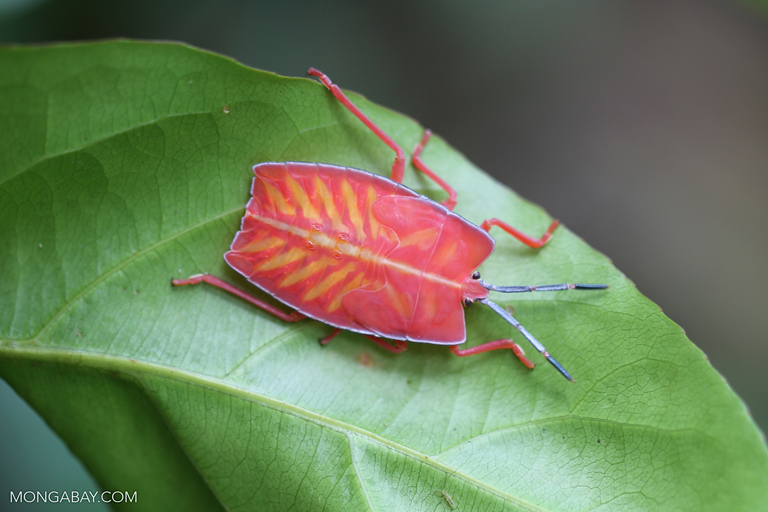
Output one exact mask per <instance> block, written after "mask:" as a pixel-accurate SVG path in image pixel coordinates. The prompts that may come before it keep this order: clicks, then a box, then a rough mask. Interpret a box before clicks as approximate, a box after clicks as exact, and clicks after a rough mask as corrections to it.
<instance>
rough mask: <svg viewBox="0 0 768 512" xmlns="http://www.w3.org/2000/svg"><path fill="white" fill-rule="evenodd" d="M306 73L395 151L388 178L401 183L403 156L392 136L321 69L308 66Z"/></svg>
mask: <svg viewBox="0 0 768 512" xmlns="http://www.w3.org/2000/svg"><path fill="white" fill-rule="evenodd" d="M307 74H308V75H312V76H316V77H317V78H318V79H319V80H320V82H322V84H323V85H324V86H326V87H327V88H328V89H329V90H330V91H331V93H333V95H334V96H335V97H336V99H337V100H339V101H340V102H341V104H342V105H344V106H345V107H347V110H349V111H350V112H352V113H353V114H354V115H355V117H357V118H358V119H359V120H361V121H362V122H363V124H364V125H365V126H367V127H368V128H369V129H370V130H371V131H372V132H373V133H375V134H376V136H377V137H378V138H380V139H381V141H382V142H384V144H386V145H387V146H389V147H390V149H392V151H394V152H395V162H394V163H393V164H392V174H391V175H390V179H391V180H392V181H396V182H397V183H402V182H403V174H404V173H405V156H404V155H403V150H402V148H400V146H398V145H397V142H395V141H394V139H392V137H390V136H389V135H387V134H386V133H384V132H383V131H382V130H381V128H379V127H378V126H376V124H375V123H374V122H373V121H371V120H370V118H369V117H368V116H366V115H365V114H363V113H362V112H361V111H360V109H359V108H357V107H356V106H355V104H354V103H352V102H351V101H350V100H349V98H347V97H346V95H345V94H344V93H343V92H342V91H341V89H340V88H339V86H338V85H336V84H334V83H333V82H331V79H330V78H328V75H326V74H325V73H323V72H322V71H318V70H317V69H315V68H309V71H307Z"/></svg>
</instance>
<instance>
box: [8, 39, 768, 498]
mask: <svg viewBox="0 0 768 512" xmlns="http://www.w3.org/2000/svg"><path fill="white" fill-rule="evenodd" d="M0 69H2V70H3V73H2V74H1V75H0V104H1V105H0V116H1V117H0V133H2V139H1V140H2V148H1V149H2V151H0V240H2V242H1V243H0V276H2V278H1V279H0V301H1V302H0V304H2V308H0V375H2V376H3V378H5V379H6V380H7V381H8V382H9V383H10V384H11V386H13V387H14V388H15V390H16V391H17V392H18V393H19V394H20V395H21V396H22V397H24V398H25V399H26V400H27V401H28V402H29V403H30V404H31V405H32V406H33V407H35V408H36V409H37V410H38V411H39V412H40V414H41V415H42V416H43V417H44V418H45V419H46V420H47V422H48V423H49V424H50V425H51V426H52V427H53V428H54V429H55V430H56V431H57V432H58V433H59V435H60V436H61V437H62V438H63V439H64V440H65V442H66V443H67V444H68V445H69V446H70V448H71V449H72V451H73V452H74V453H76V454H77V455H78V456H79V457H80V458H81V460H82V461H83V462H84V464H85V465H86V466H87V467H88V469H89V470H90V471H91V472H92V473H93V475H94V477H95V478H96V479H97V480H98V482H99V484H100V485H101V486H103V487H104V488H105V489H111V490H114V489H125V490H129V491H130V490H134V489H135V490H136V491H137V493H138V504H136V505H131V506H132V507H133V508H136V507H138V508H143V509H147V510H169V509H184V510H194V509H197V510H214V509H217V508H220V509H227V510H332V511H337V510H367V509H371V510H447V509H449V508H450V503H449V502H448V499H447V497H446V496H444V495H443V493H442V492H441V491H444V492H445V493H447V495H448V496H450V497H451V499H452V501H453V502H454V503H455V505H456V507H457V509H459V510H601V511H602V510H659V509H663V510H697V511H700V510H725V509H727V510H731V511H734V510H757V509H764V508H766V507H768V452H767V451H766V446H765V442H764V439H763V437H762V436H761V434H760V432H759V431H758V430H757V428H756V427H755V425H754V423H753V422H752V421H751V419H750V418H749V415H748V413H747V411H746V410H745V407H744V405H743V404H742V403H741V402H740V401H739V399H738V398H737V397H736V396H735V395H734V393H733V392H732V391H731V390H730V389H729V388H728V386H727V384H726V383H725V382H724V381H723V379H722V378H721V377H720V376H719V375H718V374H717V373H716V372H715V370H713V369H712V367H711V366H710V365H709V364H708V362H707V360H706V358H705V357H704V355H703V354H702V353H701V352H700V351H699V350H698V349H697V348H695V347H694V346H693V344H691V343H690V342H689V341H688V340H687V339H686V337H685V334H684V333H683V331H682V329H681V328H680V327H679V326H677V325H675V324H674V323H673V322H671V321H670V320H669V319H667V318H666V317H665V316H664V315H663V314H662V313H661V311H660V309H659V308H658V307H657V306H655V305H654V304H652V303H651V302H650V301H648V300H647V299H646V298H645V297H643V296H642V295H640V294H639V293H638V292H637V290H636V289H635V287H634V286H633V284H632V283H631V282H629V281H628V280H627V279H626V278H625V277H624V276H623V275H622V274H621V273H620V272H619V271H618V270H616V269H615V268H613V266H612V265H611V264H610V262H609V261H608V260H607V259H606V258H605V257H604V256H602V255H600V254H598V253H597V252H595V251H594V250H593V249H591V248H590V247H589V246H587V245H586V244H585V243H584V242H583V241H582V240H580V239H579V238H578V237H576V236H575V235H573V234H572V233H571V232H569V231H568V229H567V228H566V227H560V228H558V230H557V231H556V232H555V235H554V237H553V238H552V241H551V242H550V244H548V245H547V246H546V247H545V248H543V249H541V250H539V251H535V250H532V249H529V248H527V247H524V246H522V245H521V244H520V243H518V242H516V241H515V240H513V239H512V238H511V237H507V236H505V235H504V234H501V235H498V244H497V247H496V252H495V253H494V255H493V256H492V257H491V258H490V259H489V260H488V261H487V262H486V263H485V264H484V265H483V266H482V268H481V269H480V270H481V271H482V272H483V276H484V278H486V279H487V280H488V281H490V282H494V283H498V284H545V283H557V282H593V283H607V284H610V286H611V288H610V289H609V290H607V291H596V292H561V293H552V294H540V295H537V294H526V295H531V296H514V297H509V296H497V297H495V298H496V299H497V301H498V302H500V303H501V304H503V305H505V306H508V305H512V304H514V307H515V310H516V315H515V316H516V317H517V318H518V319H519V320H520V321H521V322H522V323H523V324H524V325H525V326H526V327H527V328H528V330H529V331H531V332H532V333H533V334H534V335H535V336H537V337H538V338H539V339H540V340H542V342H544V343H545V344H546V345H547V348H548V349H549V351H550V352H551V353H552V354H553V355H555V356H556V357H557V358H558V359H559V360H560V361H561V362H562V363H563V364H564V365H565V366H566V367H567V368H568V370H569V371H570V372H571V373H572V374H573V376H574V378H575V380H576V383H575V384H571V383H569V382H567V381H566V380H565V379H563V378H562V377H561V376H560V375H559V374H558V373H557V372H556V371H555V370H554V369H553V368H551V367H549V365H546V363H545V362H544V361H543V359H542V358H541V357H540V356H539V355H538V354H535V353H534V355H533V356H531V357H532V358H533V359H534V360H535V361H536V362H537V363H543V364H540V365H539V367H538V368H537V369H535V370H534V371H529V370H527V369H526V368H524V367H523V366H522V365H521V364H520V363H519V362H518V361H517V360H516V359H515V358H514V356H513V355H512V354H511V353H509V352H508V351H501V352H491V353H487V354H483V355H479V356H475V357H469V358H456V357H454V356H453V355H451V354H450V353H449V352H448V350H447V349H446V348H445V347H439V346H432V345H420V344H415V343H412V344H410V346H409V349H408V351H406V352H405V353H403V354H400V355H397V356H396V355H393V354H390V353H387V352H385V351H383V350H381V349H380V348H378V347H376V346H375V345H373V344H371V343H370V342H368V341H367V340H365V339H364V338H362V337H361V336H359V335H355V334H352V333H345V334H342V335H341V336H339V337H338V338H336V339H335V340H334V341H333V342H332V343H331V344H330V345H328V346H327V347H321V346H320V345H319V344H318V343H317V340H318V339H319V338H320V337H322V336H324V335H327V334H328V333H329V332H330V328H329V327H328V326H326V325H323V324H321V323H319V322H315V321H312V320H304V321H301V322H299V323H295V324H286V323H283V322H281V321H279V320H278V319H276V318H274V317H272V316H270V315H268V314H266V313H264V312H262V311H260V310H256V309H254V308H253V307H251V306H250V305H248V304H247V303H244V302H242V301H241V300H239V299H237V298H234V297H231V296H229V295H227V294H226V293H223V292H221V291H220V290H217V289H214V288H212V287H207V286H191V287H185V288H173V287H172V286H171V285H170V279H172V278H178V277H186V276H188V275H191V274H195V273H198V272H210V273H212V274H215V275H218V276H220V277H222V278H224V279H225V280H227V281H229V282H232V283H234V284H236V285H238V286H240V287H242V288H244V289H248V286H249V285H248V283H247V282H245V281H244V280H243V279H242V278H240V277H239V276H238V274H236V273H235V272H234V271H232V270H230V269H229V268H228V267H227V266H226V264H225V263H224V261H223V259H222V254H223V253H224V252H225V251H226V250H227V248H228V246H229V243H230V242H231V239H232V238H233V236H234V234H235V232H236V231H237V230H238V228H239V223H240V217H241V216H242V213H243V210H244V205H245V203H246V201H247V199H248V197H249V182H250V180H251V178H252V172H251V167H252V166H253V165H254V164H256V163H258V162H263V161H308V162H324V163H333V164H338V165H346V166H352V167H356V168H361V169H366V170H369V171H372V172H375V173H379V174H385V175H386V174H387V173H388V171H389V168H390V166H391V163H392V158H393V154H392V151H391V150H389V149H388V148H387V147H386V146H384V144H382V143H381V142H380V141H379V140H378V139H377V138H376V137H375V136H374V135H373V134H372V133H370V132H369V131H368V130H367V129H366V128H365V127H364V126H362V125H361V124H360V122H359V121H358V120H356V119H355V118H354V117H353V116H352V115H351V114H349V112H347V111H346V110H345V109H344V108H343V107H342V106H341V105H339V104H338V103H337V102H336V101H335V100H334V99H333V98H332V96H331V95H330V94H329V93H328V91H327V90H326V89H325V88H324V87H322V86H321V85H319V84H318V83H316V82H314V81H311V80H306V79H302V78H284V77H279V76H276V75H273V74H269V73H265V72H261V71H256V70H253V69H248V68H246V67H244V66H242V65H240V64H238V63H236V62H233V61H231V60H228V59H225V58H222V57H220V56H217V55H212V54H209V53H205V52H202V51H200V50H197V49H193V48H190V47H187V46H182V45H174V44H155V43H136V42H126V41H117V42H108V43H99V44H88V45H67V46H54V47H42V48H6V49H4V50H2V51H0ZM342 85H343V84H342ZM352 98H353V100H354V101H355V102H356V103H357V104H358V105H359V106H360V107H361V108H362V109H363V110H364V111H365V112H367V113H368V114H369V115H370V116H371V117H372V118H373V119H374V120H375V121H376V122H377V123H379V124H380V126H381V127H382V128H383V129H384V130H385V131H386V132H387V133H389V134H390V135H392V136H393V137H394V139H395V140H397V141H398V142H399V143H400V144H401V145H402V146H403V147H404V148H412V147H413V146H414V145H415V144H416V143H417V142H418V141H419V139H420V137H421V134H422V132H423V129H422V128H421V127H420V126H418V125H417V124H416V123H415V122H413V121H412V120H410V119H407V118H405V117H403V116H401V115H399V114H396V113H393V112H391V111H388V110H386V109H383V108H381V107H378V106H376V105H374V104H372V103H370V102H367V101H365V100H364V99H363V98H362V97H360V96H356V95H352ZM424 159H425V161H426V162H427V164H428V165H430V166H431V167H432V168H433V169H435V170H436V171H437V172H439V174H440V175H441V176H443V177H444V178H445V179H446V180H447V181H448V182H449V183H451V184H453V185H454V186H455V187H456V189H457V190H458V193H459V197H458V199H459V204H458V207H457V209H456V211H457V212H458V213H459V214H461V215H462V216H464V217H466V218H467V219H470V220H472V221H474V222H478V223H479V222H481V221H482V220H484V219H486V218H490V217H498V218H502V219H504V220H506V221H508V222H509V223H511V224H513V225H515V226H516V227H518V228H520V229H522V230H523V231H525V232H528V233H532V234H538V233H541V232H543V231H544V229H545V228H546V226H547V225H548V223H549V221H550V219H549V217H548V216H547V215H546V214H545V213H544V212H543V211H542V210H541V209H540V208H538V207H536V206H535V205H532V204H530V203H527V202H525V201H524V200H522V199H520V198H519V197H517V196H516V195H515V194H514V193H513V192H511V191H509V190H507V189H505V188H504V187H502V186H500V185H499V184H498V183H496V182H494V181H493V180H492V179H491V178H489V177H488V176H486V175H485V174H483V173H482V172H480V171H479V170H477V169H476V168H474V167H473V166H472V165H471V164H470V163H469V162H467V161H466V160H465V159H464V158H463V157H462V156H461V155H460V154H458V153H457V152H456V151H454V150H453V149H451V148H449V147H448V146H447V145H446V144H445V143H444V142H443V141H442V140H440V139H439V138H435V139H434V140H433V141H432V142H430V144H429V145H428V147H427V149H426V151H425V153H424ZM405 183H406V185H408V186H410V187H412V188H414V189H415V190H417V191H419V192H421V193H424V194H426V195H428V196H430V197H432V198H434V199H441V198H443V197H444V192H442V191H441V190H440V189H439V188H438V187H437V186H436V185H435V184H433V183H432V182H430V181H429V180H427V179H425V178H424V177H423V176H421V175H419V174H418V173H417V172H415V171H414V170H413V168H412V167H410V166H409V168H408V170H407V172H406V182H405ZM566 221H567V219H566ZM493 234H498V233H496V231H495V230H494V231H493ZM254 293H255V294H257V295H259V296H260V297H264V294H261V292H258V291H254ZM513 299H514V300H513ZM466 316H467V326H468V332H469V340H468V345H474V344H478V343H481V342H483V341H488V340H491V339H496V338H500V337H509V336H512V337H513V338H516V339H518V338H519V336H518V335H517V333H516V332H515V333H514V334H513V332H512V331H513V329H512V328H511V327H510V326H509V325H507V324H506V323H505V322H504V321H503V320H501V319H500V318H498V317H496V316H495V315H494V314H493V313H492V312H491V311H489V310H488V309H487V308H482V307H480V306H476V307H472V308H469V309H468V310H467V315H466ZM529 352H530V351H529Z"/></svg>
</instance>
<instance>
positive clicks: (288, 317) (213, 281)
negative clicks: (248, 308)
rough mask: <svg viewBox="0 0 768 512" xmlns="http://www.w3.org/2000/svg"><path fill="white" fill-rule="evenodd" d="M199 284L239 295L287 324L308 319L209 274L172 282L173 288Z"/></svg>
mask: <svg viewBox="0 0 768 512" xmlns="http://www.w3.org/2000/svg"><path fill="white" fill-rule="evenodd" d="M198 283H208V284H210V285H212V286H215V287H217V288H221V289H222V290H224V291H226V292H229V293H231V294H233V295H237V296H238V297H240V298H241V299H243V300H247V301H248V302H250V303H251V304H253V305H254V306H256V307H257V308H261V309H263V310H264V311H266V312H267V313H272V314H273V315H275V316H276V317H278V318H280V319H281V320H285V321H286V322H298V321H299V320H303V319H304V318H306V317H305V316H304V315H302V314H301V313H299V312H298V311H292V312H291V313H285V312H283V311H281V310H279V309H277V308H276V307H275V306H272V305H271V304H267V303H266V302H264V301H263V300H261V299H257V298H256V297H254V296H253V295H251V294H249V293H246V292H244V291H242V290H240V289H239V288H235V287H234V286H232V285H231V284H229V283H226V282H224V281H222V280H221V279H219V278H218V277H214V276H212V275H209V274H196V275H194V276H191V277H189V278H188V279H174V280H173V281H171V284H172V285H173V286H185V285H188V284H198Z"/></svg>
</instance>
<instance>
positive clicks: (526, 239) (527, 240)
mask: <svg viewBox="0 0 768 512" xmlns="http://www.w3.org/2000/svg"><path fill="white" fill-rule="evenodd" d="M559 224H560V221H559V220H554V221H552V224H550V225H549V228H548V229H547V232H546V233H544V234H543V235H541V238H533V237H532V236H528V235H526V234H525V233H523V232H521V231H519V230H517V229H515V228H513V227H512V226H510V225H509V224H507V223H506V222H504V221H501V220H499V219H488V220H486V221H483V224H482V225H481V226H480V227H481V228H483V229H484V230H486V231H490V230H491V226H498V227H500V228H501V229H503V230H504V231H506V232H507V233H509V234H510V235H512V236H513V237H515V238H517V239H518V240H520V241H521V242H523V243H524V244H525V245H527V246H528V247H533V248H534V249H538V248H539V247H542V246H543V245H544V244H546V243H547V241H549V239H550V238H551V237H552V232H553V231H554V230H555V228H556V227H557V226H558V225H559Z"/></svg>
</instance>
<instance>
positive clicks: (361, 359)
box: [357, 352, 373, 368]
mask: <svg viewBox="0 0 768 512" xmlns="http://www.w3.org/2000/svg"><path fill="white" fill-rule="evenodd" d="M357 362H358V363H360V364H361V365H363V366H367V367H369V368H370V367H371V366H373V358H372V357H371V354H369V353H367V352H363V353H362V354H360V355H359V356H357Z"/></svg>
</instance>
